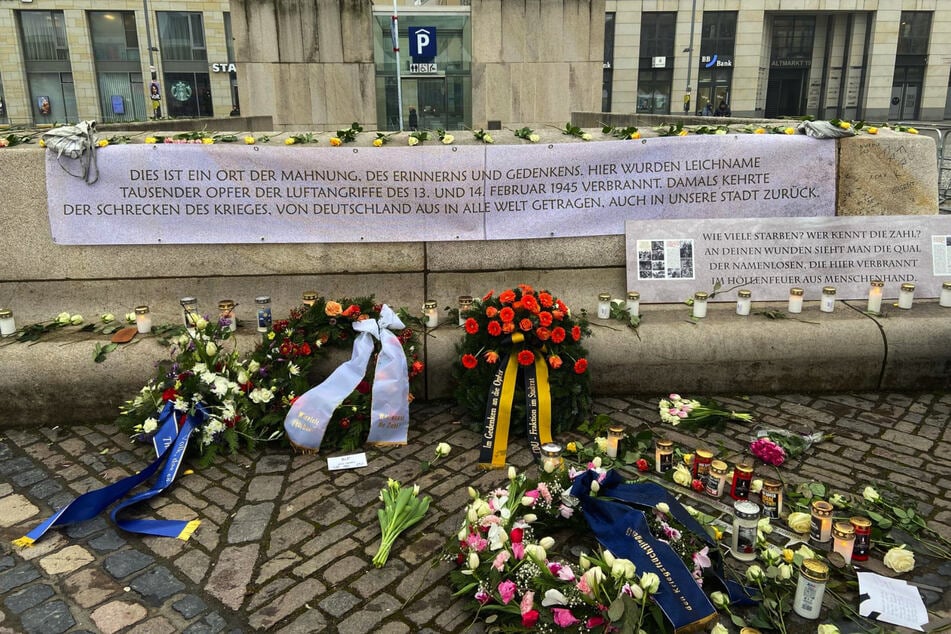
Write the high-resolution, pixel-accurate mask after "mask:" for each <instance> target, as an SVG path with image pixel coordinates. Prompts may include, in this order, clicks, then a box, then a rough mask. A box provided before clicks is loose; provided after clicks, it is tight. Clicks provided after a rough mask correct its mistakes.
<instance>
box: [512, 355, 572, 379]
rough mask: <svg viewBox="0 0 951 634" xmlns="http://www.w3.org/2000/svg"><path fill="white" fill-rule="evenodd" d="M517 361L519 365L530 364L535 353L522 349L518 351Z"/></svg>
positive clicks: (533, 359)
mask: <svg viewBox="0 0 951 634" xmlns="http://www.w3.org/2000/svg"><path fill="white" fill-rule="evenodd" d="M518 362H519V364H520V365H531V364H533V363H535V354H534V353H533V352H532V351H531V350H522V351H521V352H519V353H518ZM579 374H580V373H579Z"/></svg>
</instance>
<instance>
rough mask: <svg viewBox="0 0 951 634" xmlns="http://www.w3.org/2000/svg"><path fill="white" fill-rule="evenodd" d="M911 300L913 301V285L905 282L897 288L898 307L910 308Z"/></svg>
mask: <svg viewBox="0 0 951 634" xmlns="http://www.w3.org/2000/svg"><path fill="white" fill-rule="evenodd" d="M913 301H915V285H914V284H911V283H910V282H905V283H904V284H902V285H901V288H899V289H898V307H899V308H902V309H904V310H908V309H910V308H911V303H912V302H913Z"/></svg>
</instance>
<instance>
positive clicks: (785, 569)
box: [779, 564, 793, 580]
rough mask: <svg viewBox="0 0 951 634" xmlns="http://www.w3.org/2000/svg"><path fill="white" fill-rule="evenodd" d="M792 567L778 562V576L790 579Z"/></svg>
mask: <svg viewBox="0 0 951 634" xmlns="http://www.w3.org/2000/svg"><path fill="white" fill-rule="evenodd" d="M792 573H793V567H792V566H790V565H789V564H779V578H780V579H784V580H785V579H792Z"/></svg>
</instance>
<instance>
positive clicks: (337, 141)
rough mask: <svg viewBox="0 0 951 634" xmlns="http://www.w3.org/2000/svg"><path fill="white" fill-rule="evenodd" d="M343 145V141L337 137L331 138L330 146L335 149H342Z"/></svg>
mask: <svg viewBox="0 0 951 634" xmlns="http://www.w3.org/2000/svg"><path fill="white" fill-rule="evenodd" d="M341 144H343V141H341V140H340V139H339V138H337V137H335V136H332V137H330V145H332V146H334V147H340V145H341Z"/></svg>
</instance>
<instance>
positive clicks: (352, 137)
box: [330, 121, 363, 147]
mask: <svg viewBox="0 0 951 634" xmlns="http://www.w3.org/2000/svg"><path fill="white" fill-rule="evenodd" d="M361 132H363V126H361V125H360V124H359V123H357V122H356V121H354V122H353V123H351V124H350V127H349V128H344V129H343V130H337V135H336V136H335V137H332V138H331V139H330V144H331V145H333V146H334V147H337V146H339V145H340V144H341V143H353V142H354V141H356V140H357V135H358V134H360V133H361ZM334 139H337V143H334Z"/></svg>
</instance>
